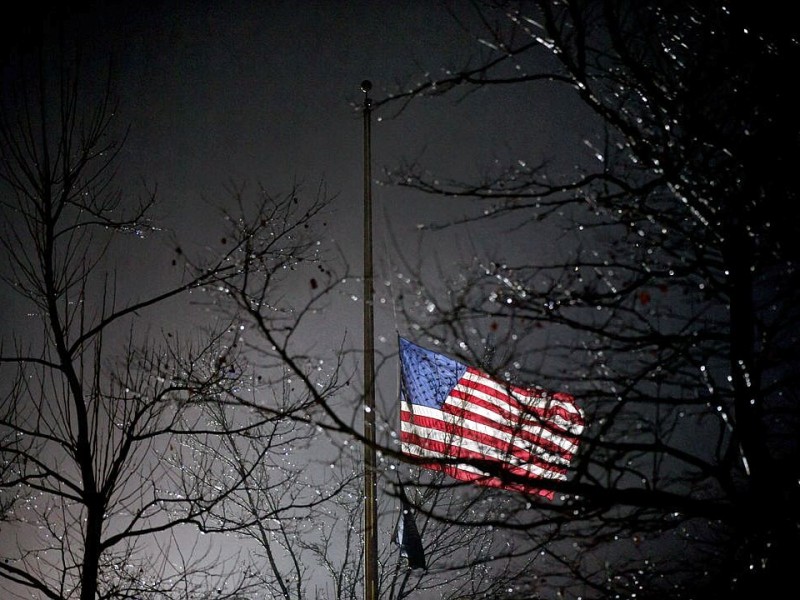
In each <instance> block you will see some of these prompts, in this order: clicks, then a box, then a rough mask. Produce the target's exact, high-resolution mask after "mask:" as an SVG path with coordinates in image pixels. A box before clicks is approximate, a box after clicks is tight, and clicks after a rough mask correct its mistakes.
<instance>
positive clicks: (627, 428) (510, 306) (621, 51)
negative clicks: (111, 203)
mask: <svg viewBox="0 0 800 600" xmlns="http://www.w3.org/2000/svg"><path fill="white" fill-rule="evenodd" d="M450 6H452V10H453V16H454V18H457V19H459V20H461V21H462V22H463V24H464V26H465V27H466V28H469V29H470V30H471V31H473V32H474V35H475V39H476V54H475V56H474V57H473V58H472V60H471V62H470V63H469V64H467V65H443V69H442V72H441V76H439V77H437V76H436V75H435V74H433V75H426V76H425V77H424V78H423V79H421V80H419V81H417V82H412V83H411V84H408V85H404V86H401V87H400V88H398V89H394V90H388V91H387V96H386V98H385V99H384V100H380V101H378V102H376V107H377V108H376V109H377V110H385V111H388V112H389V113H390V114H394V115H400V116H402V113H403V110H404V109H405V108H407V107H408V106H409V103H413V102H418V101H419V99H420V98H422V97H429V98H430V97H435V96H444V97H443V98H442V99H440V100H439V101H440V102H444V101H446V100H447V99H448V98H451V99H458V100H459V101H464V102H466V101H469V99H470V98H471V97H473V96H474V95H476V94H477V93H479V92H480V94H481V98H482V101H484V102H490V101H491V98H492V93H493V92H497V93H502V91H503V90H507V88H508V87H509V86H514V89H515V90H516V92H518V93H520V94H526V93H527V94H530V97H531V98H535V97H536V94H537V92H539V91H545V90H548V89H550V88H552V87H556V88H559V89H560V90H561V91H562V92H564V93H565V94H572V95H574V96H575V97H577V98H578V99H579V100H580V101H581V102H582V103H583V106H584V107H585V108H586V109H587V110H586V114H587V115H588V116H589V117H590V118H589V120H588V121H587V124H586V127H587V134H586V145H587V146H588V147H590V148H591V149H592V155H593V156H592V157H591V160H587V161H585V162H584V163H582V164H580V165H578V170H572V171H565V170H563V169H555V168H552V167H549V166H548V164H549V163H548V162H547V161H546V159H542V158H541V157H536V156H528V155H526V154H525V150H524V149H521V150H519V156H518V157H515V158H518V159H519V160H516V159H515V160H514V161H513V162H511V163H510V164H509V165H508V166H507V167H498V168H495V167H493V168H489V169H487V171H486V173H485V174H482V175H480V176H478V177H477V178H476V177H473V176H472V174H469V173H465V174H464V177H463V178H462V179H460V180H458V179H447V178H445V177H443V176H441V175H439V174H438V173H435V172H434V173H429V171H428V169H427V168H426V165H424V164H420V163H418V162H414V163H410V164H405V165H402V166H401V167H399V168H398V169H396V170H392V171H389V172H388V180H389V181H390V182H392V183H394V184H396V185H399V186H407V187H410V188H413V189H415V190H423V191H425V192H429V193H431V194H436V195H440V196H442V197H443V198H450V199H451V200H450V201H451V202H456V201H458V200H459V199H463V200H461V201H462V202H466V201H467V200H472V201H474V202H477V206H478V210H477V211H469V212H467V211H466V209H465V214H467V215H473V214H477V215H478V216H475V217H473V216H467V217H466V218H465V219H463V220H462V221H460V222H459V223H450V226H451V227H456V226H458V227H468V226H469V225H470V223H471V222H473V221H477V222H479V223H484V224H485V223H487V222H492V223H495V224H496V225H499V226H503V225H505V227H506V229H507V231H508V240H509V241H508V247H507V250H505V251H504V250H500V251H499V252H497V253H495V254H492V255H488V256H477V257H474V258H473V257H465V260H464V264H463V265H462V266H460V267H459V268H457V269H454V268H453V267H452V265H442V266H441V267H440V272H439V273H438V279H439V280H441V281H445V285H444V286H437V285H436V284H435V283H431V282H429V281H425V280H424V279H419V278H418V280H417V282H416V284H412V285H411V286H410V289H409V290H407V291H406V293H405V294H404V295H403V298H404V299H405V301H406V306H405V310H406V314H407V316H408V318H409V320H410V321H411V322H414V323H417V324H418V325H420V327H421V331H422V332H423V335H422V336H421V339H428V340H429V341H430V342H433V341H441V342H442V343H443V344H444V347H445V348H448V349H451V354H454V355H460V356H461V358H462V359H464V360H465V361H467V362H470V363H472V364H475V363H476V362H477V363H481V362H487V366H488V367H490V368H491V369H492V370H493V372H495V373H496V374H497V375H498V376H499V377H505V378H511V379H512V380H515V379H516V380H522V381H534V382H536V383H537V384H539V385H542V386H544V387H548V388H550V389H566V390H568V391H570V392H572V393H574V394H575V395H576V396H578V397H579V398H580V401H581V405H582V407H583V408H584V410H585V411H586V414H587V424H588V428H587V430H586V431H585V433H584V439H583V440H582V447H581V448H582V449H581V454H580V457H579V460H578V461H577V463H576V464H574V469H573V471H572V473H571V477H570V480H569V481H568V482H566V483H565V484H564V485H555V484H552V485H551V487H552V488H553V489H555V490H556V491H557V492H563V498H564V500H563V501H562V502H555V503H552V504H548V503H546V502H537V501H536V500H535V499H531V498H519V499H517V500H514V499H511V498H510V497H509V496H508V495H503V496H502V501H503V502H506V503H507V504H508V512H507V514H506V516H505V517H504V518H502V519H498V520H497V521H492V522H491V523H488V524H491V525H493V526H496V527H501V528H513V529H516V530H517V531H518V532H519V533H520V535H527V536H531V538H536V537H537V536H540V539H544V537H545V536H551V537H550V542H549V543H548V544H547V553H548V554H549V555H550V559H551V560H550V561H548V563H547V565H545V564H544V563H542V564H540V566H539V569H540V570H541V571H546V572H547V579H548V580H549V583H548V584H543V583H542V582H541V581H540V582H539V584H538V589H539V590H540V593H542V595H543V596H547V597H549V596H550V595H551V594H550V591H542V590H555V591H558V590H559V589H560V590H561V592H562V593H565V594H568V596H569V597H577V596H581V597H584V598H585V597H632V594H634V593H635V594H636V597H639V598H641V597H660V596H663V595H665V594H669V595H670V597H673V598H677V597H712V596H719V595H722V596H725V597H730V596H726V594H729V593H730V594H734V593H735V594H739V595H741V597H749V596H750V595H751V594H752V593H755V592H756V591H759V592H762V593H765V590H766V589H780V588H779V587H771V586H776V585H778V584H777V583H776V582H788V581H789V577H790V575H791V565H790V561H789V559H788V557H789V556H791V552H792V550H791V548H793V547H796V544H797V541H798V540H797V525H798V513H797V506H798V460H797V459H798V455H797V453H798V446H797V439H798V409H797V383H798V381H797V366H798V360H797V359H798V353H797V348H798V345H797V335H798V317H800V313H798V291H800V286H799V285H798V283H800V282H799V281H798V271H797V259H798V256H797V244H796V242H795V239H796V237H797V234H798V229H797V223H796V221H795V220H793V219H787V218H786V210H787V209H788V207H789V206H791V205H793V203H795V202H796V201H797V189H796V188H797V186H796V185H795V183H794V181H793V180H794V174H793V170H792V167H791V165H793V164H795V163H796V161H797V159H798V157H799V156H800V152H798V150H799V148H798V142H799V141H800V138H799V137H798V132H799V131H800V127H798V116H797V112H796V110H795V106H796V105H797V100H798V96H797V92H796V91H795V90H794V87H793V85H792V84H791V83H790V81H791V76H790V75H789V73H791V72H792V68H793V67H792V65H794V64H796V61H797V59H798V50H799V49H798V38H797V31H796V28H794V27H793V26H791V25H790V23H791V20H790V19H787V18H786V15H784V16H783V18H780V16H778V15H775V14H772V13H770V15H769V16H767V15H766V14H761V13H760V12H759V11H758V10H756V9H755V8H749V7H745V6H743V5H739V4H735V5H733V6H727V5H726V6H722V5H715V6H711V5H709V4H707V3H638V2H626V1H620V2H604V3H600V2H581V1H575V2H572V1H567V2H558V3H556V2H550V1H542V2H474V3H471V10H470V11H467V10H465V7H464V6H461V5H458V4H452V5H450ZM445 67H446V68H445ZM524 118H526V117H525V115H520V116H519V119H520V120H521V119H524ZM597 132H599V134H598V133H597ZM446 225H447V224H440V225H439V226H440V227H443V226H446ZM544 230H549V231H555V232H558V233H557V234H556V235H555V236H552V237H551V238H547V239H554V240H556V242H555V243H554V244H553V245H552V246H550V247H548V248H547V251H542V252H541V253H540V254H539V255H532V256H530V257H527V258H525V259H519V258H517V257H516V256H515V254H514V253H513V243H514V242H513V240H514V239H516V238H514V236H520V239H521V238H522V237H524V236H533V235H539V232H541V231H544ZM432 235H436V233H435V229H434V233H433V234H432ZM504 252H507V254H504ZM511 257H513V258H511ZM412 270H413V269H412ZM437 290H441V291H437ZM431 306H435V310H434V311H431V310H430V307H431ZM487 346H490V348H489V350H490V351H491V350H494V355H491V354H490V355H489V356H488V360H487V352H486V350H487ZM462 348H463V349H462ZM546 485H550V484H549V483H548V484H546ZM422 508H424V507H422ZM432 512H434V513H435V510H434V511H432ZM438 516H439V517H441V518H445V515H438ZM458 520H459V522H478V521H480V520H481V517H480V516H476V517H475V518H474V519H470V518H466V517H464V518H459V519H458ZM553 526H555V527H557V530H558V534H557V535H555V536H554V535H553V533H552V529H551V528H552V527H553ZM539 532H541V533H539ZM539 574H540V575H543V573H541V572H540V573H539ZM526 593H528V592H526ZM521 597H528V596H525V595H524V594H522V595H521Z"/></svg>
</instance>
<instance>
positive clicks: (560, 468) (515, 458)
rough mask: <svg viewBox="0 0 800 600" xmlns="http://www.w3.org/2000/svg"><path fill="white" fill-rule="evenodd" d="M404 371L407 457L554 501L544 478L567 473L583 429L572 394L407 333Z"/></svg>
mask: <svg viewBox="0 0 800 600" xmlns="http://www.w3.org/2000/svg"><path fill="white" fill-rule="evenodd" d="M400 371H401V389H400V392H401V398H400V441H401V444H402V450H403V453H404V454H406V455H409V456H412V457H415V458H418V459H421V464H422V466H424V467H426V468H429V469H434V470H438V471H443V472H445V473H447V474H448V475H450V476H451V477H454V478H455V479H459V480H462V481H469V482H472V483H476V484H478V485H485V486H491V487H498V488H503V489H508V490H515V491H520V492H526V493H530V494H537V495H540V496H543V497H545V498H548V499H552V498H553V495H554V492H553V491H551V490H546V489H541V488H540V486H541V482H542V480H543V479H556V480H564V479H566V478H567V469H568V467H569V464H570V461H571V460H572V457H573V456H574V455H575V453H576V451H577V448H578V440H579V436H580V434H581V432H582V431H583V412H582V411H581V409H580V408H578V406H577V405H576V404H575V400H574V398H573V397H572V396H570V395H569V394H564V393H561V392H558V393H549V392H546V391H544V390H541V389H538V388H527V387H518V386H512V385H510V384H507V383H503V382H501V381H497V380H495V379H493V378H491V377H490V376H489V375H488V374H486V373H484V372H483V371H481V370H479V369H476V368H474V367H470V366H467V365H464V364H462V363H460V362H458V361H456V360H453V359H451V358H448V357H447V356H444V355H443V354H439V353H437V352H433V351H432V350H427V349H425V348H422V347H421V346H417V345H416V344H413V343H411V342H409V341H408V340H406V339H403V338H400ZM426 459H430V460H426Z"/></svg>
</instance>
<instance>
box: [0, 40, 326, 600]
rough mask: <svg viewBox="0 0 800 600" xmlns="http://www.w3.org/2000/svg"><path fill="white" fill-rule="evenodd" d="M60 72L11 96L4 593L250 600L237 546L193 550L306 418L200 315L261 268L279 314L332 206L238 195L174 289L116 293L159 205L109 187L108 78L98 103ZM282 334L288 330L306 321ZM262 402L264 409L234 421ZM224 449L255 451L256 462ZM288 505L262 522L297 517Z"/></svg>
mask: <svg viewBox="0 0 800 600" xmlns="http://www.w3.org/2000/svg"><path fill="white" fill-rule="evenodd" d="M60 56H61V57H62V62H61V63H60V64H59V65H58V66H57V68H56V69H54V70H51V65H49V64H48V63H47V61H46V60H42V61H41V62H39V63H37V64H36V65H35V68H34V70H33V71H30V70H28V69H27V66H26V63H25V62H24V61H22V62H21V63H20V64H21V67H20V68H19V70H18V71H16V72H15V73H14V75H15V76H16V78H11V77H9V78H8V79H7V80H6V81H5V82H4V87H3V96H2V102H3V106H2V109H3V110H2V116H1V117H0V158H1V160H2V162H0V181H2V184H3V187H2V198H1V199H0V202H2V219H3V220H2V227H3V230H2V250H3V261H4V262H3V264H4V267H3V269H4V270H3V272H2V275H3V284H4V288H3V293H4V294H8V297H10V298H12V299H14V303H15V304H14V305H13V306H19V307H24V310H25V311H27V313H28V315H29V318H28V319H27V320H23V321H21V322H20V321H9V323H8V327H6V326H4V331H3V338H2V348H0V372H2V382H3V383H2V390H0V392H1V393H2V396H1V397H0V453H2V461H1V462H0V464H2V465H3V466H2V471H1V474H2V479H1V480H0V498H1V502H0V506H1V507H2V513H0V527H1V528H2V555H3V559H4V560H3V561H2V562H1V563H0V582H2V588H3V589H4V590H5V591H6V592H7V593H8V594H16V595H18V596H20V597H23V596H24V597H31V595H33V596H35V597H42V598H81V599H83V600H89V599H92V600H94V599H95V598H133V597H135V598H165V597H174V598H203V597H211V596H213V597H214V598H226V597H228V598H234V597H242V595H244V594H248V593H252V592H253V591H254V590H261V589H263V580H262V579H263V578H262V577H261V576H260V574H259V577H255V576H254V575H255V572H254V569H247V568H244V567H243V565H247V564H248V562H249V561H245V560H240V559H239V558H237V553H238V548H234V549H233V550H232V549H231V548H226V547H225V546H224V545H221V544H220V543H219V540H220V539H222V538H217V537H215V536H210V535H209V536H201V535H200V534H201V533H215V532H221V531H229V530H231V529H232V528H235V527H238V526H240V524H232V523H231V522H230V521H228V520H226V519H224V518H223V517H224V515H225V514H227V513H226V511H230V510H232V509H231V508H229V505H231V506H233V502H234V500H235V499H236V498H239V497H241V495H242V494H244V495H245V496H246V495H247V493H248V492H249V491H252V487H250V486H252V485H257V484H260V483H263V481H262V480H261V479H259V478H258V477H257V475H258V473H259V472H260V471H259V469H261V468H262V467H261V466H260V465H263V464H264V461H266V460H267V457H268V456H269V455H270V453H272V452H281V453H283V452H284V450H285V449H286V447H287V445H292V444H293V443H294V441H295V438H298V437H299V438H302V437H303V436H305V435H307V433H302V432H300V431H299V430H295V429H294V428H293V426H291V425H287V422H288V421H287V417H288V416H289V415H291V414H293V413H294V412H298V411H299V413H300V414H302V415H304V416H305V420H306V421H307V420H308V418H307V416H308V410H309V407H308V406H307V404H305V403H304V400H303V397H302V396H301V397H300V398H299V399H298V397H297V396H296V395H295V394H284V391H285V389H284V386H285V381H283V380H269V381H267V380H266V379H265V380H263V381H262V375H261V374H260V372H259V373H256V372H255V371H254V368H248V366H247V365H248V364H249V362H248V360H247V356H246V347H245V346H244V344H243V343H242V337H243V332H242V329H243V327H244V326H243V325H241V324H240V323H239V322H234V321H229V320H225V319H223V318H221V317H220V315H219V314H217V316H213V317H212V319H211V320H209V317H208V314H209V313H207V312H206V310H205V309H206V306H205V305H206V304H207V303H214V302H216V300H215V298H216V297H218V296H224V295H225V293H226V288H225V286H226V282H228V281H230V280H233V279H235V278H236V277H237V276H238V274H240V273H242V272H243V271H245V270H248V269H250V270H252V271H253V272H255V271H258V272H261V273H264V274H265V276H266V277H267V279H268V281H269V285H268V286H267V285H265V286H264V288H263V289H262V292H263V295H262V300H263V302H264V303H265V304H269V303H271V304H272V305H273V306H277V304H278V302H279V300H278V299H279V298H280V297H281V296H283V295H285V289H284V290H283V291H282V290H281V287H280V286H281V285H288V284H287V281H286V276H285V275H284V274H283V273H284V271H285V272H286V273H289V272H290V270H291V267H292V266H293V265H294V264H295V263H297V262H298V261H302V260H303V257H304V256H308V255H309V254H313V252H314V244H313V243H311V242H310V241H309V240H308V236H307V235H305V234H304V235H302V236H299V235H297V233H298V232H304V231H305V228H306V227H308V225H309V224H310V223H311V222H313V220H314V219H315V218H316V217H317V216H318V214H319V212H320V210H321V209H322V208H323V206H324V204H325V200H324V198H322V197H320V196H318V197H317V198H316V199H313V200H312V201H311V202H305V203H300V202H298V199H297V193H291V194H287V195H285V196H280V197H277V198H275V197H271V196H269V195H267V194H265V193H262V194H261V196H260V197H259V198H258V199H257V201H256V202H255V206H254V207H253V208H252V209H249V210H246V209H245V204H246V202H245V201H244V200H243V199H242V198H239V200H240V201H241V203H240V205H239V207H238V209H239V212H238V213H236V216H235V218H234V217H231V218H229V219H228V220H227V228H228V229H229V230H228V231H223V232H222V235H221V236H220V238H221V240H222V243H221V244H219V246H218V247H219V248H221V249H220V250H219V251H212V252H209V253H208V254H207V255H205V256H197V257H190V256H189V253H188V252H187V251H185V250H183V249H181V246H178V245H176V246H174V247H173V248H174V250H173V251H172V257H171V258H172V264H173V265H174V270H173V273H175V275H174V276H172V277H171V279H170V277H167V278H166V279H167V280H168V281H167V282H166V283H160V282H159V281H160V280H161V277H156V278H154V279H156V281H155V282H151V281H146V280H142V281H139V282H138V283H139V285H137V286H136V289H134V290H130V286H128V288H127V289H128V290H129V291H128V292H126V294H125V295H123V293H121V292H120V291H119V290H120V287H122V286H121V284H122V283H123V281H124V278H125V277H126V276H129V275H128V274H126V273H123V272H122V271H121V269H120V267H119V266H118V263H117V262H116V260H117V259H118V257H119V254H117V255H115V254H114V252H115V251H116V249H117V248H119V247H120V246H121V247H122V248H123V252H134V253H137V255H141V256H142V259H143V262H146V261H147V258H146V257H147V251H145V250H144V249H143V248H142V247H141V246H142V245H144V244H146V243H147V242H146V241H144V240H143V239H142V238H149V237H151V234H155V233H156V228H155V226H154V224H153V223H152V221H151V220H150V216H149V215H150V214H151V209H152V207H153V205H154V202H155V199H156V198H155V193H154V192H153V193H148V194H147V195H146V197H145V198H144V199H143V200H141V201H140V202H131V200H130V199H129V198H128V196H127V195H125V194H122V193H121V192H119V191H118V190H117V189H116V188H115V176H116V170H115V169H116V164H117V158H118V155H119V150H120V148H121V144H120V143H118V142H117V141H115V140H118V139H120V135H121V138H122V139H124V131H123V132H122V133H121V134H120V131H119V130H118V129H116V127H117V126H116V113H115V111H116V106H115V105H114V103H113V101H112V98H113V95H112V92H111V85H110V83H111V78H110V77H109V78H108V85H106V86H105V87H104V88H103V89H100V90H99V91H98V90H95V92H98V93H97V95H93V94H92V93H91V90H90V91H87V89H86V88H85V87H82V86H81V83H82V82H83V81H86V79H82V77H81V73H80V71H79V68H78V67H79V63H78V62H72V61H71V60H70V59H69V58H68V57H70V56H71V55H70V53H68V52H63V53H61V54H60ZM31 73H34V75H31ZM51 77H52V78H51ZM7 84H8V85H7ZM11 84H13V85H11ZM234 196H235V194H234ZM166 252H167V255H166V259H167V261H169V259H170V256H169V252H170V251H169V250H167V251H166ZM157 255H158V256H159V257H160V258H163V257H164V250H163V249H161V250H159V252H158V253H157ZM245 265H246V266H247V268H246V269H245V267H244V266H245ZM137 274H138V275H139V276H143V275H145V274H146V272H145V271H144V270H142V271H141V272H138V273H137ZM279 282H280V283H279ZM198 295H200V296H202V298H203V300H202V301H196V300H193V299H195V298H197V297H198ZM198 305H199V308H200V310H202V311H203V325H201V326H197V325H194V326H191V325H187V326H186V327H183V326H182V325H180V324H178V325H172V324H168V323H167V324H165V319H163V318H162V315H161V313H163V312H166V311H170V312H174V311H176V310H177V311H180V317H179V320H180V321H182V322H185V323H191V318H190V316H189V315H188V313H190V312H191V308H192V307H193V306H194V307H197V306H198ZM282 319H283V320H282V324H283V326H284V327H288V328H293V327H294V325H296V321H297V319H296V317H295V315H292V314H288V313H285V314H284V315H283V316H282ZM154 331H155V333H154ZM271 367H272V368H273V369H274V368H275V365H271ZM263 372H264V373H269V372H270V371H268V370H266V367H265V369H264V371H263ZM272 384H275V385H274V386H273V385H272ZM254 395H258V397H259V406H260V410H259V411H258V412H254V411H251V410H243V409H241V407H242V406H243V404H242V403H241V402H240V400H242V399H243V398H245V397H246V396H249V397H250V398H251V400H252V397H253V396H254ZM251 404H252V402H251ZM300 422H302V419H301V420H300ZM298 427H299V426H298ZM232 445H235V446H236V447H245V446H246V447H247V448H248V453H249V454H247V456H248V460H238V461H237V459H238V458H239V457H240V456H244V454H242V455H238V454H236V453H233V454H231V447H232ZM220 456H225V457H229V459H228V460H227V461H218V460H217V459H218V458H219V457H220ZM279 483H280V482H276V483H275V485H278V484H279ZM284 501H286V497H283V496H280V495H278V496H276V497H275V503H277V504H275V503H274V504H272V505H270V506H268V507H264V508H260V509H259V511H258V513H257V517H258V518H267V517H273V518H278V517H281V516H283V514H284V511H285V512H286V513H288V512H289V511H292V510H293V509H296V508H297V506H296V502H297V501H296V499H295V498H294V497H290V498H289V500H288V505H287V506H284V505H281V504H280V503H281V502H284ZM223 503H227V504H225V506H223Z"/></svg>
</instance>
